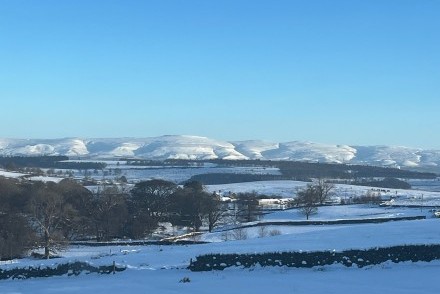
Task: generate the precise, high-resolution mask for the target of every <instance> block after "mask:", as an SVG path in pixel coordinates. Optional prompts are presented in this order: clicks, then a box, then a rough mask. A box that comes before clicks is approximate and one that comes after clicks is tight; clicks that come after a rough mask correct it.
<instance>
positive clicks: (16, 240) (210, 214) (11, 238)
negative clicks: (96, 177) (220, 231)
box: [0, 177, 258, 259]
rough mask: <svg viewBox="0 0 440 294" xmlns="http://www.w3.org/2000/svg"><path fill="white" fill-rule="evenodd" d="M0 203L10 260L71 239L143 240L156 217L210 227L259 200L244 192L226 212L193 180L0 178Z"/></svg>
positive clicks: (248, 212) (0, 254)
mask: <svg viewBox="0 0 440 294" xmlns="http://www.w3.org/2000/svg"><path fill="white" fill-rule="evenodd" d="M0 203H1V206H0V259H9V258H14V257H18V256H21V255H22V254H23V253H24V252H25V251H26V250H29V249H33V248H44V253H43V256H44V257H45V258H49V257H50V256H51V255H53V253H54V252H56V251H57V250H58V249H60V248H62V247H63V246H65V245H66V244H68V242H69V241H72V240H97V241H109V240H113V239H115V238H117V239H142V238H146V237H147V236H149V235H150V234H151V233H152V232H153V231H155V230H156V229H157V228H158V226H159V223H161V222H169V223H171V224H172V225H173V226H185V227H189V228H191V229H192V230H193V231H197V230H199V229H200V227H201V226H202V225H204V226H206V228H207V229H208V230H209V231H212V230H213V229H214V228H215V227H216V226H217V225H218V224H219V222H220V221H225V219H226V217H227V216H228V215H229V216H230V215H231V214H234V215H235V216H237V219H238V217H241V219H240V220H247V221H250V220H252V219H254V218H255V211H256V206H257V204H258V201H257V200H256V199H254V198H253V195H252V193H251V194H250V196H249V195H247V194H243V195H242V200H241V201H237V202H236V203H234V205H236V206H237V207H234V213H230V210H231V207H230V203H227V202H223V201H221V199H220V197H219V196H218V195H215V194H211V193H208V192H206V190H205V188H204V186H203V185H202V184H201V183H200V182H194V181H192V182H188V183H186V184H184V185H183V186H178V185H176V184H175V183H173V182H169V181H165V180H159V179H155V180H148V181H142V182H139V183H137V184H136V185H135V186H134V187H133V188H132V189H131V190H126V189H121V188H119V187H116V186H110V187H105V188H103V189H100V190H98V191H96V192H93V193H92V192H91V191H89V190H88V189H86V188H84V187H83V186H81V185H80V184H78V183H77V182H75V181H73V180H71V179H64V180H62V181H60V182H59V183H54V182H47V183H43V182H31V181H23V180H16V179H6V178H2V177H0Z"/></svg>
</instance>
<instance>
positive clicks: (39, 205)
mask: <svg viewBox="0 0 440 294" xmlns="http://www.w3.org/2000/svg"><path fill="white" fill-rule="evenodd" d="M32 190H33V192H32V193H31V194H30V195H31V200H30V202H29V205H28V210H29V212H30V215H31V218H32V223H33V225H34V226H35V227H36V229H37V232H38V233H39V235H40V236H41V238H42V245H43V247H44V257H45V258H49V257H50V253H51V252H54V251H56V249H57V248H58V247H59V246H60V245H62V243H63V242H64V241H65V240H64V238H63V237H62V234H61V230H62V227H63V226H65V225H66V224H67V223H68V222H70V221H71V219H72V216H73V214H74V213H75V211H74V210H73V209H72V206H71V205H70V204H69V203H66V202H65V201H64V199H63V195H62V194H61V193H60V191H58V189H57V184H55V183H52V182H48V183H40V182H38V183H35V184H34V185H33V187H32Z"/></svg>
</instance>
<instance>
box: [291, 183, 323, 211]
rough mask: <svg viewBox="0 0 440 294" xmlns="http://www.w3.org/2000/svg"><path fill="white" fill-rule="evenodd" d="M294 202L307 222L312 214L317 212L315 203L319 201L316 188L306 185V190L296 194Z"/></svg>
mask: <svg viewBox="0 0 440 294" xmlns="http://www.w3.org/2000/svg"><path fill="white" fill-rule="evenodd" d="M295 201H296V203H297V204H298V205H299V207H300V210H301V212H302V213H303V214H304V215H305V216H306V219H307V220H308V219H309V217H310V216H311V215H312V214H315V213H317V212H318V208H317V203H318V202H319V199H318V192H317V188H316V186H314V185H307V187H306V188H304V189H300V190H299V191H298V192H297V196H296V199H295Z"/></svg>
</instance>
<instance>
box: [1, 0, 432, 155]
mask: <svg viewBox="0 0 440 294" xmlns="http://www.w3.org/2000/svg"><path fill="white" fill-rule="evenodd" d="M439 15H440V1H438V0H419V1H415V0H407V1H406V0H395V1H394V0H377V1H374V0H369V1H363V0H346V1H338V0H332V1H328V0H322V1H318V0H303V1H299V0H298V1H295V0H288V1H281V0H267V1H256V0H250V1H242V0H230V1H227V0H222V1H207V0H200V1H192V0H185V1H184V0H175V1H168V0H157V1H147V0H145V1H130V0H120V1H111V0H102V1H97V0H93V1H91V0H84V1H82V0H70V1H68V0H65V1H59V0H52V1H47V0H39V1H29V0H28V1H24V0H0V103H1V104H0V105H1V106H0V137H12V138H56V137H150V136H159V135H165V134H191V135H201V136H208V137H212V138H217V139H223V140H244V139H263V140H268V141H293V140H309V141H315V142H321V143H339V144H351V145H356V144H364V145H377V144H391V145H406V146H412V147H425V148H426V147H428V148H437V149H440V136H439V135H438V132H439V127H440V17H439Z"/></svg>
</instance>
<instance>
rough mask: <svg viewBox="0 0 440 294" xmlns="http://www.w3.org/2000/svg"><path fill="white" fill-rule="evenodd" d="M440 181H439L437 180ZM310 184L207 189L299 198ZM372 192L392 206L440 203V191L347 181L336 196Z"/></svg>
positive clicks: (275, 183) (344, 197)
mask: <svg viewBox="0 0 440 294" xmlns="http://www.w3.org/2000/svg"><path fill="white" fill-rule="evenodd" d="M433 183H437V181H433ZM307 184H310V183H308V182H298V181H259V182H248V183H237V184H224V185H208V186H206V188H207V189H208V191H210V192H214V191H216V192H219V191H220V192H221V193H223V194H226V195H227V194H229V192H231V193H242V192H252V191H255V192H257V193H258V194H264V195H270V196H278V197H286V198H292V197H295V195H296V193H297V191H298V189H300V188H304V187H306V186H307ZM368 192H371V193H375V194H376V195H379V194H380V196H381V197H382V198H383V199H384V200H391V199H392V201H391V202H390V203H389V204H390V205H394V206H400V205H402V206H431V207H435V206H439V207H440V192H431V191H422V190H401V189H383V188H372V187H365V186H353V185H345V184H336V185H335V188H334V189H333V190H332V198H333V199H334V200H336V201H338V200H344V201H345V202H346V203H349V202H350V201H351V200H352V199H353V198H355V197H360V196H362V195H365V194H366V193H368Z"/></svg>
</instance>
